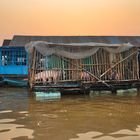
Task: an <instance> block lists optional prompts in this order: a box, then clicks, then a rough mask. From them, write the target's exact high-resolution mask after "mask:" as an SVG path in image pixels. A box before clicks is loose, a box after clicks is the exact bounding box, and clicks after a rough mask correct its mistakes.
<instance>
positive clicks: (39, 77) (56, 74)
mask: <svg viewBox="0 0 140 140" xmlns="http://www.w3.org/2000/svg"><path fill="white" fill-rule="evenodd" d="M60 73H61V72H60V71H59V70H46V71H42V72H40V73H37V74H36V75H35V81H41V82H43V84H45V83H51V82H53V83H56V82H57V81H58V79H59V78H60Z"/></svg>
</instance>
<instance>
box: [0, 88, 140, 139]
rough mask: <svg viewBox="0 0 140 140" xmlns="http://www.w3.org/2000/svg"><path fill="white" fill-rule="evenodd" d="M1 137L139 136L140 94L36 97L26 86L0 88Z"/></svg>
mask: <svg viewBox="0 0 140 140" xmlns="http://www.w3.org/2000/svg"><path fill="white" fill-rule="evenodd" d="M121 95H122V94H121ZM0 139H1V140H10V139H13V140H26V139H33V140H93V139H95V140H139V139H140V97H138V96H135V94H133V93H132V94H129V96H128V95H127V94H126V95H124V96H112V95H109V94H103V95H96V96H95V95H92V96H91V97H90V96H85V95H82V96H62V97H61V99H57V100H37V99H36V98H35V97H33V96H30V94H29V93H28V91H27V90H26V89H0Z"/></svg>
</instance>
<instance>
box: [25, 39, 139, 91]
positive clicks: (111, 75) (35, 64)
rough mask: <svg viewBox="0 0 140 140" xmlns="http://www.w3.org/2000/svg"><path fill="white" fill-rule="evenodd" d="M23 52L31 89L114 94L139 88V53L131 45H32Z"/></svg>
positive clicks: (42, 42)
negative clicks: (25, 55) (108, 91)
mask: <svg viewBox="0 0 140 140" xmlns="http://www.w3.org/2000/svg"><path fill="white" fill-rule="evenodd" d="M26 50H27V52H28V53H29V79H30V80H29V83H30V88H31V89H39V90H53V89H56V90H59V91H64V90H71V89H72V90H78V91H85V90H89V89H91V90H114V89H116V88H117V89H120V88H123V87H124V86H123V85H128V87H130V86H131V85H132V84H134V83H135V85H138V80H139V74H138V73H139V65H138V53H139V49H138V47H135V46H133V45H131V44H130V43H126V44H106V43H95V42H90V43H52V42H44V41H35V42H31V43H29V44H27V45H26ZM125 88H126V86H125Z"/></svg>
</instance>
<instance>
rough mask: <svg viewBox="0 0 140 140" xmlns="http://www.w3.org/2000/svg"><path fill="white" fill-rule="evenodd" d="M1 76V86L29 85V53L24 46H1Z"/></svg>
mask: <svg viewBox="0 0 140 140" xmlns="http://www.w3.org/2000/svg"><path fill="white" fill-rule="evenodd" d="M0 77H1V78H0V86H3V85H6V86H7V85H8V86H14V87H27V86H28V79H27V77H28V54H27V53H26V51H25V48H24V47H22V46H19V47H15V46H2V47H0ZM19 79H20V80H19ZM24 79H26V80H24Z"/></svg>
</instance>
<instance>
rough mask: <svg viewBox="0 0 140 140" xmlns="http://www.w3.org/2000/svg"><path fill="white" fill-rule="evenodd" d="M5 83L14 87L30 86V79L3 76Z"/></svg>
mask: <svg viewBox="0 0 140 140" xmlns="http://www.w3.org/2000/svg"><path fill="white" fill-rule="evenodd" d="M3 82H4V83H5V85H8V86H14V87H28V80H13V79H9V78H3Z"/></svg>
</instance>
